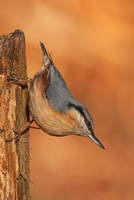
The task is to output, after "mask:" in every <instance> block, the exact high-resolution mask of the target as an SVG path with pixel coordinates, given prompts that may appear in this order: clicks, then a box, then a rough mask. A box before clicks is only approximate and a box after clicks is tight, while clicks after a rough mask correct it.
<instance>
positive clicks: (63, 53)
mask: <svg viewBox="0 0 134 200" xmlns="http://www.w3.org/2000/svg"><path fill="white" fill-rule="evenodd" d="M0 5H1V12H0V35H3V34H8V33H11V32H13V31H14V30H15V29H20V30H22V31H23V32H24V33H25V39H26V60H27V70H28V76H29V77H31V78H32V77H33V76H34V74H35V73H36V72H37V71H38V70H39V69H40V68H41V65H42V60H43V57H42V52H41V49H40V45H39V40H41V41H42V42H43V43H44V44H45V46H46V48H47V50H48V51H49V52H50V53H51V56H52V58H53V61H54V63H55V65H56V67H57V68H58V70H59V71H60V72H61V74H62V76H63V77H64V79H65V81H66V83H67V85H68V87H69V89H70V91H71V93H72V94H73V96H74V97H75V98H76V99H77V100H79V101H80V102H82V103H83V104H84V105H85V106H86V107H87V109H88V110H89V112H90V113H91V116H92V117H93V120H94V124H95V134H96V136H97V137H98V138H99V140H100V141H101V142H102V144H103V145H104V146H105V148H106V151H104V150H102V149H101V148H99V147H98V146H97V145H95V144H94V143H93V142H92V141H91V140H90V139H87V138H82V137H77V136H67V137H63V138H57V137H52V136H49V135H47V134H45V133H44V132H43V131H41V130H40V131H38V130H30V156H31V159H32V160H31V161H30V162H31V166H30V167H31V168H30V171H31V172H30V173H31V180H32V181H33V182H34V183H35V184H36V185H33V184H31V195H32V199H36V200H37V199H38V200H44V199H45V200H89V199H91V200H98V199H99V200H116V199H117V200H120V199H121V200H126V199H127V200H133V199H134V128H133V123H134V122H133V120H134V106H133V104H134V103H133V102H134V89H133V87H134V1H132V0H128V1H121V0H118V1H116V0H113V1H110V2H109V1H107V0H101V1H97V0H94V1H88V0H82V1H81V0H73V1H71V0H68V1H62V0H57V1H54V0H38V1H37V0H29V1H27V0H23V1H17V0H12V1H8V0H1V2H0Z"/></svg>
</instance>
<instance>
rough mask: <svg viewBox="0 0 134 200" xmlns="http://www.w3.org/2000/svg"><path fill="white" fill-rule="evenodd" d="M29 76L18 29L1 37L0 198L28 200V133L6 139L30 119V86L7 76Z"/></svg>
mask: <svg viewBox="0 0 134 200" xmlns="http://www.w3.org/2000/svg"><path fill="white" fill-rule="evenodd" d="M9 76H14V77H16V78H21V79H26V77H27V71H26V58H25V37H24V33H23V32H21V31H20V30H16V31H15V32H14V33H12V34H9V35H3V36H0V199H1V200H5V199H8V200H13V199H19V200H22V199H23V200H29V199H30V189H29V133H28V131H27V132H26V133H25V134H23V135H22V136H21V137H20V138H19V140H18V141H17V142H15V141H12V142H5V140H6V139H8V138H12V137H13V136H14V135H15V133H14V131H13V130H19V129H20V128H21V127H22V126H23V125H25V124H26V123H27V122H28V109H27V95H28V88H27V87H21V86H19V85H17V84H14V83H11V81H9V80H7V77H9Z"/></svg>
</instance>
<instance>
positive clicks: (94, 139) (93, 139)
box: [89, 132, 105, 149]
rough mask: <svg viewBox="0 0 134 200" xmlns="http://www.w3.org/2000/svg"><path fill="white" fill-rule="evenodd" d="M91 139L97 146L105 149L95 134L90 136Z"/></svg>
mask: <svg viewBox="0 0 134 200" xmlns="http://www.w3.org/2000/svg"><path fill="white" fill-rule="evenodd" d="M89 137H90V139H91V140H92V141H93V142H95V144H97V145H98V146H99V147H101V148H102V149H105V147H104V146H103V145H102V144H101V142H100V141H99V140H98V139H97V138H96V137H95V134H94V133H93V132H92V133H91V134H90V135H89Z"/></svg>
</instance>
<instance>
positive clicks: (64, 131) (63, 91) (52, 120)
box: [28, 42, 105, 149]
mask: <svg viewBox="0 0 134 200" xmlns="http://www.w3.org/2000/svg"><path fill="white" fill-rule="evenodd" d="M40 45H41V49H42V52H43V65H42V68H41V69H40V70H39V71H38V72H37V73H36V74H35V76H34V78H33V80H32V81H31V83H30V88H29V94H28V107H29V111H30V114H31V116H32V118H33V120H34V121H35V122H36V124H37V125H38V126H39V127H40V128H41V129H42V130H43V131H44V132H45V133H48V134H49V135H52V136H67V135H78V136H84V137H87V138H90V139H91V140H92V141H93V142H95V143H96V144H97V145H98V146H99V147H101V148H102V149H105V148H104V146H103V145H102V144H101V142H100V141H99V140H98V139H97V138H96V136H95V134H94V122H93V119H92V117H91V115H90V114H89V112H88V110H87V109H86V108H85V106H84V105H83V104H82V103H80V102H79V101H77V100H76V99H75V98H74V97H73V96H72V94H71V92H70V91H69V89H68V87H67V85H66V83H65V81H64V79H63V77H62V75H61V74H60V72H59V71H58V69H57V68H56V67H55V65H54V62H53V60H52V57H51V56H50V54H49V53H48V52H47V51H46V48H45V46H44V44H43V43H42V42H40Z"/></svg>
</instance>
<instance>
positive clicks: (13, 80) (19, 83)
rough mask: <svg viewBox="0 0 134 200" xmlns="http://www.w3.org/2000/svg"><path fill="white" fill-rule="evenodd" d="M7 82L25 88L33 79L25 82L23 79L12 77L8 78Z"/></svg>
mask: <svg viewBox="0 0 134 200" xmlns="http://www.w3.org/2000/svg"><path fill="white" fill-rule="evenodd" d="M7 80H8V81H10V83H15V84H17V85H21V86H26V85H27V83H29V82H31V81H32V80H33V79H30V78H27V79H26V80H25V79H20V78H16V77H14V76H8V77H7Z"/></svg>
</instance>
